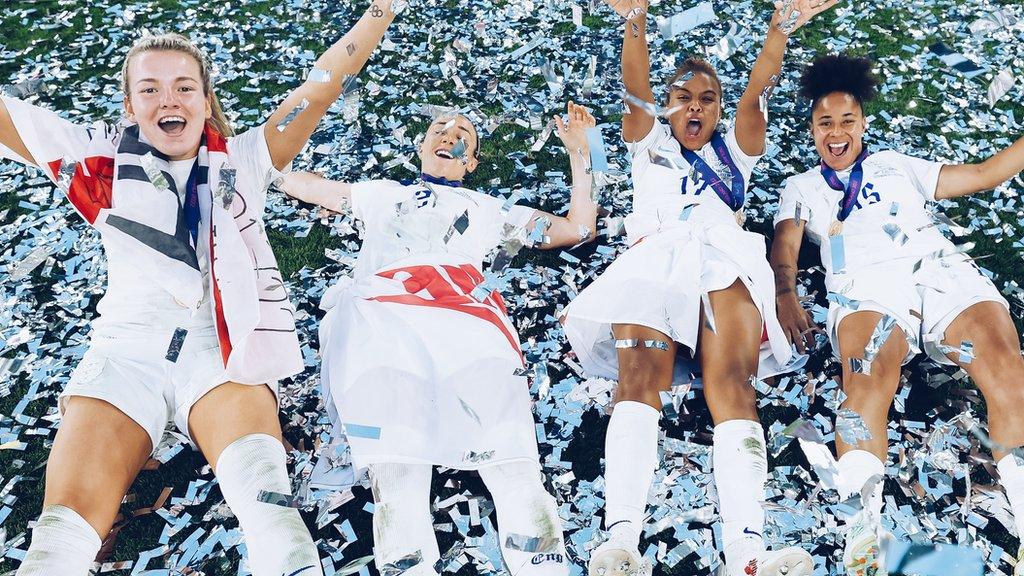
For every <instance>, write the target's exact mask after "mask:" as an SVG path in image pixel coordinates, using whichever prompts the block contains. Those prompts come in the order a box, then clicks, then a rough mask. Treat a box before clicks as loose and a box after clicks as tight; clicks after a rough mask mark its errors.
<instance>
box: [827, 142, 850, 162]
mask: <svg viewBox="0 0 1024 576" xmlns="http://www.w3.org/2000/svg"><path fill="white" fill-rule="evenodd" d="M849 149H850V143H849V142H846V143H845V144H829V145H828V153H829V154H830V155H831V156H832V157H833V158H841V157H843V156H844V155H845V154H846V152H847V151H848V150H849Z"/></svg>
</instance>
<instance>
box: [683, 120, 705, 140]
mask: <svg viewBox="0 0 1024 576" xmlns="http://www.w3.org/2000/svg"><path fill="white" fill-rule="evenodd" d="M702 127H703V124H701V121H700V120H697V119H696V118H691V119H690V120H689V121H687V123H686V135H687V136H689V137H691V138H692V137H694V136H697V135H699V134H700V130H701V128H702Z"/></svg>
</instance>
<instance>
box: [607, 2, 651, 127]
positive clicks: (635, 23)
mask: <svg viewBox="0 0 1024 576" xmlns="http://www.w3.org/2000/svg"><path fill="white" fill-rule="evenodd" d="M605 1H606V2H607V3H608V5H609V6H611V7H612V9H613V10H615V12H616V13H617V14H618V15H619V16H622V18H623V19H624V32H623V37H622V83H623V85H625V87H626V92H629V93H630V94H632V95H633V96H636V97H637V98H639V99H641V100H643V101H644V102H650V103H652V104H654V103H655V102H654V91H653V90H652V89H651V60H650V54H649V52H648V50H647V0H605ZM628 105H629V114H626V115H624V116H623V117H622V138H623V140H625V141H626V142H636V141H637V140H640V139H642V138H643V137H644V136H647V134H648V133H649V132H650V131H651V127H652V126H654V121H655V120H654V118H653V117H651V116H650V115H649V114H648V113H647V112H646V111H645V110H643V109H642V108H640V107H639V106H636V105H634V104H633V103H628Z"/></svg>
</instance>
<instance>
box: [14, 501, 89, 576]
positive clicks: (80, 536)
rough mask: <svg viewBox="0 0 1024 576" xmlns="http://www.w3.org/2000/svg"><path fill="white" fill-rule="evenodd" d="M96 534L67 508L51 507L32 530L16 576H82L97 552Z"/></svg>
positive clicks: (44, 511)
mask: <svg viewBox="0 0 1024 576" xmlns="http://www.w3.org/2000/svg"><path fill="white" fill-rule="evenodd" d="M101 544H102V542H101V541H100V537H99V535H98V534H96V530H95V529H94V528H93V527H92V525H90V524H89V523H88V522H86V521H85V518H82V517H81V516H80V515H79V514H78V512H75V511H74V510H72V509H71V508H68V507H67V506H61V505H59V504H51V505H49V506H46V507H44V508H43V513H42V514H40V515H39V520H37V521H36V527H35V528H33V529H32V544H31V546H29V548H28V553H27V554H26V555H25V560H23V561H22V563H21V567H20V568H18V575H17V576H85V575H86V574H88V572H89V568H90V567H91V566H92V563H93V560H95V559H96V554H97V553H99V551H100V545H101Z"/></svg>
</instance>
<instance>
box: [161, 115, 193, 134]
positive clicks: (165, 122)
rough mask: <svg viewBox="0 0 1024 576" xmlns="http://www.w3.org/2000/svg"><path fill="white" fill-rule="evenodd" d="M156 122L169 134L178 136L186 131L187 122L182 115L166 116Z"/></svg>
mask: <svg viewBox="0 0 1024 576" xmlns="http://www.w3.org/2000/svg"><path fill="white" fill-rule="evenodd" d="M156 124H157V126H159V127H160V129H161V130H163V131H164V133H165V134H167V135H168V136H177V135H179V134H181V133H182V132H184V131H185V124H186V122H185V119H184V118H182V117H181V116H164V117H163V118H161V119H160V120H159V121H158V122H157V123H156Z"/></svg>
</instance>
